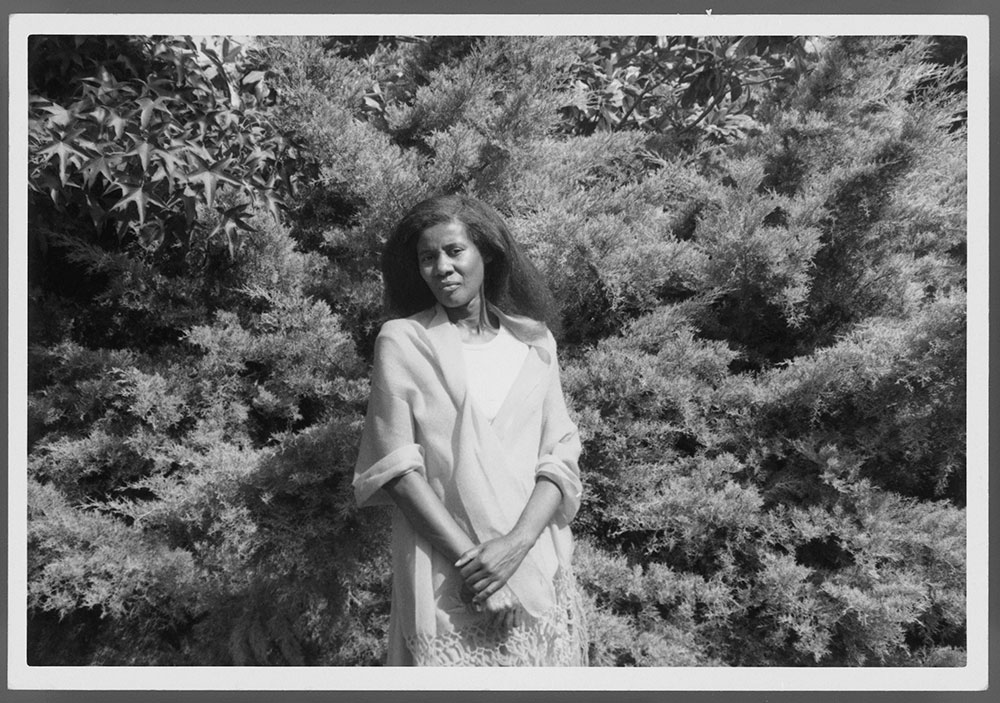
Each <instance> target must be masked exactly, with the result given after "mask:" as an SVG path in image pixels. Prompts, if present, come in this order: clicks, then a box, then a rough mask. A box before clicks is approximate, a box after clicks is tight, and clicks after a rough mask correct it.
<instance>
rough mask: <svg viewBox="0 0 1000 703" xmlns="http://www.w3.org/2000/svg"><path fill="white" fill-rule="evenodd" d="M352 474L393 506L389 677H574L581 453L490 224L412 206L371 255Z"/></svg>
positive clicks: (480, 213) (547, 339) (457, 206)
mask: <svg viewBox="0 0 1000 703" xmlns="http://www.w3.org/2000/svg"><path fill="white" fill-rule="evenodd" d="M382 272H383V278H384V281H385V288H386V298H387V303H388V307H389V309H390V311H391V312H392V313H393V314H395V315H397V316H399V319H393V320H390V321H389V322H387V323H385V324H384V325H383V326H382V330H381V331H380V333H379V336H378V339H377V340H376V343H375V362H374V368H373V372H372V383H371V398H370V400H369V405H368V416H367V418H366V420H365V429H364V433H363V435H362V440H361V449H360V453H359V456H358V462H357V467H356V469H355V477H354V489H355V493H356V497H357V500H358V503H359V504H360V505H362V506H366V505H377V504H394V505H395V506H396V508H397V509H396V510H394V511H393V516H394V517H393V535H392V569H393V588H392V610H391V615H390V624H389V653H388V658H387V664H389V665H397V666H398V665H411V664H415V665H424V666H426V665H433V666H441V665H466V666H495V665H509V666H530V665H541V666H555V665H576V666H581V665H584V664H585V663H586V658H585V657H586V655H585V647H586V636H585V633H584V631H583V626H582V618H581V609H580V605H579V597H578V594H577V591H576V585H575V582H574V580H573V575H572V571H571V569H570V559H571V556H572V548H573V543H572V537H571V535H570V531H569V527H568V525H569V522H570V521H571V520H572V519H573V516H574V515H575V514H576V511H577V509H578V508H579V506H580V493H581V483H580V475H579V468H578V466H577V459H578V458H579V455H580V440H579V435H578V433H577V429H576V426H575V425H574V424H573V422H572V420H570V418H569V415H568V413H567V411H566V404H565V401H564V399H563V394H562V388H561V386H560V382H559V367H558V363H557V361H556V346H555V341H554V338H553V336H552V334H551V333H550V332H549V329H548V328H547V327H546V324H545V322H546V321H547V322H549V324H552V323H553V322H554V320H555V308H554V304H553V302H552V298H551V296H550V295H549V293H548V290H547V288H546V287H545V285H544V284H543V283H542V282H541V278H540V276H539V275H538V272H537V271H536V270H535V268H534V267H533V266H532V265H531V263H530V262H529V261H528V260H527V259H526V258H525V257H524V255H523V254H522V253H521V251H520V249H519V247H518V246H517V244H516V243H515V242H514V240H513V239H512V237H511V235H510V233H509V232H508V230H507V227H506V226H505V225H504V223H503V220H501V218H500V216H499V215H498V214H497V213H496V211H495V210H493V209H492V208H490V207H489V206H487V205H485V204H484V203H481V202H479V201H477V200H475V199H473V198H468V197H465V196H459V195H451V196H444V197H438V198H432V199H430V200H426V201H424V202H422V203H420V204H418V205H417V206H416V207H414V208H413V209H412V210H411V211H410V212H409V213H408V214H407V215H406V216H405V217H404V218H403V219H402V221H401V222H400V223H399V225H397V227H396V229H395V230H394V231H393V233H392V235H391V236H390V238H389V241H388V242H387V244H386V248H385V251H384V252H383V256H382Z"/></svg>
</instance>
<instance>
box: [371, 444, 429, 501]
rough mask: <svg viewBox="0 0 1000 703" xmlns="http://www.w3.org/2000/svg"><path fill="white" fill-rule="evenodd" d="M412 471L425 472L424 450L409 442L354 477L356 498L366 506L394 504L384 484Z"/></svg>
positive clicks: (422, 473)
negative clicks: (384, 488) (383, 488)
mask: <svg viewBox="0 0 1000 703" xmlns="http://www.w3.org/2000/svg"><path fill="white" fill-rule="evenodd" d="M410 471H419V472H420V474H421V475H424V476H426V474H425V473H424V450H423V448H421V446H420V445H419V444H407V445H404V446H402V447H399V448H398V449H396V450H394V451H392V452H391V453H389V454H387V455H385V456H384V457H382V458H381V459H379V460H378V461H376V462H375V463H374V464H372V465H371V466H370V467H368V469H366V470H365V471H363V472H361V473H359V474H357V475H356V476H355V477H354V482H353V485H354V498H355V500H356V501H357V502H358V505H359V506H360V507H362V508H366V507H369V506H373V505H392V504H393V503H392V498H390V497H389V496H388V495H387V494H386V493H385V492H384V491H382V490H381V488H382V486H384V485H385V484H386V483H388V482H389V481H391V480H392V479H394V478H397V477H399V476H402V475H403V474H405V473H409V472H410Z"/></svg>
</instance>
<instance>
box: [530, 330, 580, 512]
mask: <svg viewBox="0 0 1000 703" xmlns="http://www.w3.org/2000/svg"><path fill="white" fill-rule="evenodd" d="M553 359H555V350H554V348H553ZM542 411H543V415H542V443H541V448H540V451H539V458H538V464H537V466H536V468H535V478H536V479H537V478H538V477H545V478H547V479H549V480H550V481H552V482H553V483H555V484H556V485H557V486H558V487H559V490H561V491H562V504H561V505H560V506H559V511H558V513H557V519H558V520H559V522H561V523H562V524H567V523H569V522H570V521H571V520H572V519H573V518H574V517H575V516H576V513H577V511H578V510H579V509H580V499H581V497H582V494H583V483H582V482H581V481H580V466H579V463H578V462H579V460H580V450H581V445H580V433H579V432H578V431H577V428H576V424H574V422H573V421H572V420H571V419H570V416H569V411H568V410H567V409H566V399H565V398H564V397H563V392H562V383H561V381H560V379H559V363H558V361H555V362H554V364H553V369H552V376H551V378H550V380H549V388H548V392H547V393H546V396H545V404H544V406H543V409H542Z"/></svg>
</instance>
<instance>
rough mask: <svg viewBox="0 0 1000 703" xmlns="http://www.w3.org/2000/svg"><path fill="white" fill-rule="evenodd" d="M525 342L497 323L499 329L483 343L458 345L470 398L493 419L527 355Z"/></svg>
mask: <svg viewBox="0 0 1000 703" xmlns="http://www.w3.org/2000/svg"><path fill="white" fill-rule="evenodd" d="M528 351H529V349H528V345H527V344H525V343H524V342H522V341H521V340H520V339H518V338H517V337H515V336H514V335H512V334H511V333H510V331H509V330H508V329H507V328H506V327H504V326H503V325H500V332H499V333H498V334H497V335H496V336H495V337H494V338H493V339H491V340H490V341H488V342H486V343H485V344H468V343H463V344H462V356H463V357H464V358H465V378H466V380H467V383H468V386H469V392H470V393H471V394H472V400H473V402H475V403H476V405H477V406H478V407H479V409H480V410H482V412H483V414H484V415H485V416H486V417H487V418H488V419H490V420H493V418H495V417H496V416H497V413H498V412H499V411H500V406H501V405H503V401H504V399H505V398H506V397H507V394H508V393H510V389H511V387H512V386H513V385H514V379H516V378H517V374H518V372H519V371H520V370H521V367H522V366H523V365H524V360H525V359H526V358H527V356H528Z"/></svg>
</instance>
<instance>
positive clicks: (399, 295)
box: [382, 195, 561, 335]
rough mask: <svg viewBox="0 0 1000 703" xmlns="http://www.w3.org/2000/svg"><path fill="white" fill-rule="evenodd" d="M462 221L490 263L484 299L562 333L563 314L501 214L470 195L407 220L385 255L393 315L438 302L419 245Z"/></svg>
mask: <svg viewBox="0 0 1000 703" xmlns="http://www.w3.org/2000/svg"><path fill="white" fill-rule="evenodd" d="M448 222H458V223H461V224H462V225H463V226H464V227H465V232H466V235H467V236H468V237H469V239H470V240H472V243H473V244H475V245H476V248H477V249H479V253H480V254H481V255H482V256H483V260H484V262H485V275H484V281H483V295H484V296H485V298H486V300H488V301H489V302H490V303H492V304H493V305H495V306H496V307H497V308H499V309H500V310H502V311H503V312H505V313H507V314H514V315H523V316H525V317H530V318H532V319H534V320H538V321H539V322H544V323H545V324H546V325H547V326H548V328H549V329H550V330H551V331H552V333H553V334H556V335H558V332H559V330H560V327H561V325H560V320H559V310H558V308H557V306H556V303H555V299H554V298H553V297H552V293H551V292H550V291H549V287H548V286H547V285H546V283H545V280H544V279H543V278H542V275H541V274H540V273H539V272H538V269H536V268H535V266H534V264H532V263H531V261H530V260H529V259H528V258H527V257H526V256H525V255H524V252H523V251H522V250H521V247H520V246H518V244H517V242H516V241H514V238H513V237H512V236H511V233H510V230H508V229H507V225H506V223H504V221H503V218H502V217H500V213H498V212H497V211H496V210H494V209H493V208H492V207H490V206H489V205H487V204H486V203H484V202H482V201H479V200H476V199H475V198H470V197H468V196H465V195H442V196H438V197H434V198H429V199H427V200H424V201H423V202H420V203H417V204H416V205H415V206H413V208H412V209H411V210H410V211H409V212H408V213H406V215H404V216H403V219H402V220H400V221H399V224H397V225H396V228H395V229H394V230H393V231H392V234H390V235H389V239H388V241H387V242H386V244H385V249H383V251H382V280H383V283H384V285H385V303H386V308H387V311H388V313H389V315H390V316H393V317H408V316H410V315H412V314H414V313H416V312H420V311H421V310H426V309H427V308H429V307H431V306H432V305H434V303H435V298H434V294H433V293H432V292H431V290H430V288H428V287H427V284H426V283H425V282H424V280H423V279H422V278H421V277H420V269H419V267H418V264H417V240H418V239H419V238H420V235H421V234H422V233H423V232H424V231H425V230H427V229H428V228H430V227H434V226H435V225H440V224H445V223H448Z"/></svg>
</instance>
